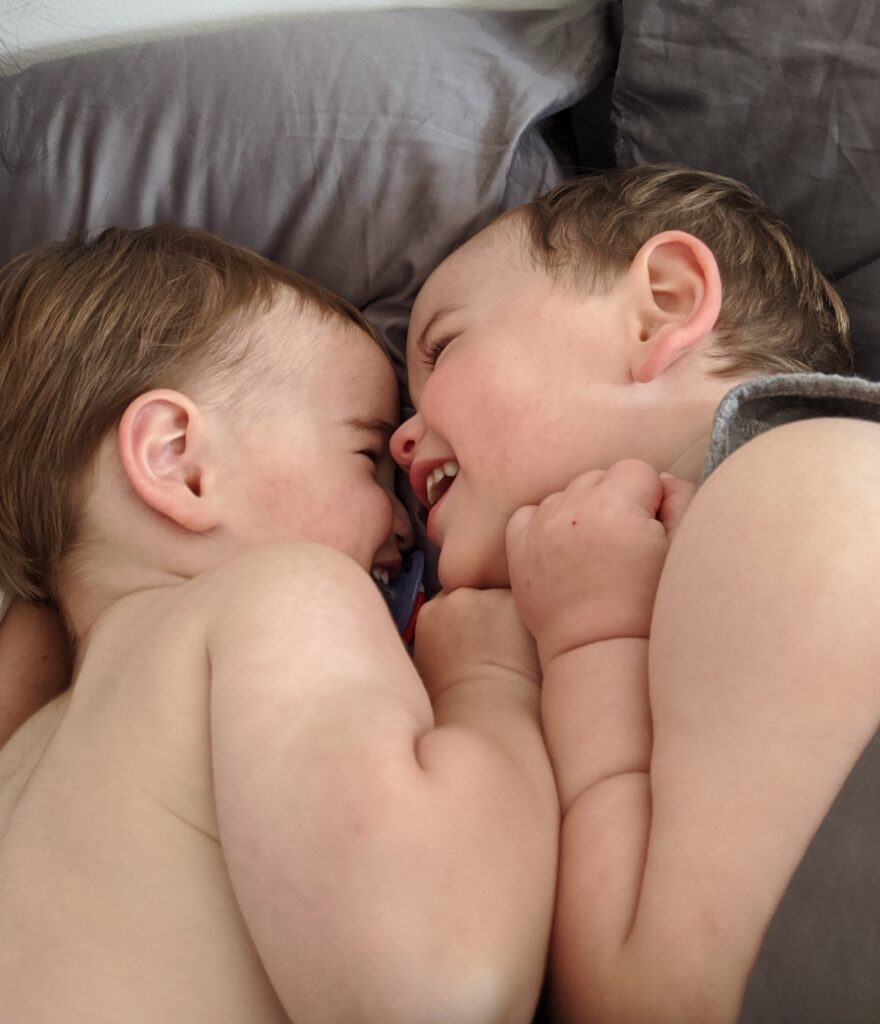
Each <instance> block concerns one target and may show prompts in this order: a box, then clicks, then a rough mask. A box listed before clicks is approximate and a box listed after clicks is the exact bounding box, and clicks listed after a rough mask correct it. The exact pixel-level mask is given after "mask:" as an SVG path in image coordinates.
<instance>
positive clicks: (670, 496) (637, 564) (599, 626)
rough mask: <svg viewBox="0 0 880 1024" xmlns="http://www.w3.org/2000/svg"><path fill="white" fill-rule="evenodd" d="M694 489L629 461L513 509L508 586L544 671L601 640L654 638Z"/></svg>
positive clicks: (641, 463)
mask: <svg viewBox="0 0 880 1024" xmlns="http://www.w3.org/2000/svg"><path fill="white" fill-rule="evenodd" d="M693 493H694V487H693V485H692V484H689V483H687V482H686V481H684V480H678V479H676V478H674V477H671V476H668V475H664V476H662V477H660V476H658V475H657V473H656V471H655V470H654V469H653V468H652V467H651V466H649V465H647V463H644V462H638V461H636V460H634V459H628V460H626V461H623V462H617V463H615V464H614V465H613V466H611V467H610V469H607V470H593V471H591V472H588V473H584V474H582V475H581V476H579V477H576V478H575V479H574V480H573V481H572V483H570V484H569V486H568V487H567V488H566V489H565V490H564V491H562V492H559V493H557V494H551V495H550V496H549V497H548V498H546V499H545V500H544V501H543V502H541V504H540V505H526V506H524V507H523V508H520V509H518V510H517V512H515V513H514V515H513V516H512V517H511V520H510V522H509V524H508V528H507V557H508V563H509V568H510V580H511V587H512V589H513V593H514V597H515V598H516V603H517V607H518V608H519V612H520V615H521V616H522V619H523V622H524V623H525V625H526V627H527V628H528V629H529V631H530V632H531V633H532V635H533V636H534V637H535V639H536V641H537V644H538V651H539V653H540V655H541V662H542V663H543V664H544V665H546V664H547V662H548V661H549V660H550V659H551V658H554V657H556V656H557V655H558V654H561V653H563V652H565V651H568V650H571V649H573V648H575V647H580V646H583V645H584V644H587V643H593V642H595V641H596V640H605V639H611V638H614V637H623V636H628V637H647V636H648V632H649V629H650V623H651V614H652V611H653V607H654V597H655V595H656V592H657V584H658V582H659V580H660V572H661V570H662V568H663V563H664V561H665V560H666V554H667V551H668V549H669V541H670V537H671V534H672V532H673V531H674V530H675V528H676V527H677V525H678V523H679V522H680V520H681V518H682V516H683V515H684V512H685V510H686V508H687V506H688V504H689V503H690V499H691V498H692V496H693Z"/></svg>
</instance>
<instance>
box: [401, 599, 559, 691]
mask: <svg viewBox="0 0 880 1024" xmlns="http://www.w3.org/2000/svg"><path fill="white" fill-rule="evenodd" d="M413 657H414V661H415V665H416V668H417V669H418V671H419V674H420V675H421V677H422V680H423V681H424V683H425V687H426V688H427V690H428V694H429V695H430V697H431V700H432V701H434V700H436V698H437V697H438V696H440V694H441V693H443V692H444V691H446V690H448V689H449V688H450V687H452V686H454V685H455V684H456V683H459V682H464V681H473V680H474V678H475V677H476V676H479V675H497V674H499V673H500V674H504V675H508V676H516V677H518V678H521V679H525V680H527V681H529V682H531V683H534V684H536V685H537V684H538V683H539V682H540V678H541V669H540V665H539V664H538V656H537V651H536V650H535V642H534V640H533V639H532V637H531V636H530V635H529V633H528V631H527V630H526V628H525V626H524V625H523V623H522V620H521V619H520V617H519V614H518V612H517V610H516V605H515V603H514V600H513V595H512V594H511V592H510V591H509V590H470V589H467V588H462V589H460V590H455V591H453V592H452V593H451V594H438V595H437V597H435V598H433V599H432V600H430V601H428V603H427V604H426V605H424V607H423V608H422V610H421V611H420V612H419V617H418V620H417V622H416V639H415V652H414V656H413Z"/></svg>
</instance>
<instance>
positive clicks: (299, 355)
mask: <svg viewBox="0 0 880 1024" xmlns="http://www.w3.org/2000/svg"><path fill="white" fill-rule="evenodd" d="M241 369H242V371H243V373H242V375H240V385H241V387H242V388H247V386H248V385H247V380H248V379H249V380H252V382H253V385H254V390H260V391H262V394H264V395H265V394H266V389H267V387H268V388H270V389H273V388H275V389H277V388H281V389H282V390H284V391H285V393H288V392H290V391H291V390H295V391H296V393H297V395H298V396H299V400H300V401H305V402H307V403H308V404H309V405H320V404H321V403H322V402H323V401H337V402H354V401H356V400H358V399H359V398H363V399H365V400H369V401H376V400H379V401H381V402H382V403H383V405H384V406H385V407H386V408H389V407H390V408H394V407H395V403H396V399H397V383H396V378H395V375H394V370H393V367H392V364H391V360H390V358H389V357H388V355H387V354H386V353H385V351H384V350H383V349H382V348H381V346H380V345H379V344H378V343H377V342H376V341H375V340H374V339H373V338H372V337H370V335H369V334H368V333H367V332H366V331H364V330H363V329H362V328H361V327H359V326H358V325H357V324H356V323H354V322H353V321H351V320H348V319H347V318H346V317H344V316H342V315H341V314H337V313H335V312H332V311H331V312H325V311H324V310H322V309H319V308H316V307H315V306H314V305H313V304H312V303H310V302H307V301H304V300H303V299H302V298H301V297H300V296H299V295H298V294H297V293H296V292H294V291H293V290H292V289H287V288H285V289H283V290H281V291H279V293H278V295H277V297H276V298H275V300H274V301H273V303H272V305H271V307H270V308H269V309H268V310H267V311H266V312H264V313H263V314H261V315H260V316H258V317H257V319H256V320H255V322H254V324H253V326H252V327H251V328H250V330H249V331H248V339H247V353H246V355H245V358H244V360H243V362H242V367H241ZM244 378H246V379H244Z"/></svg>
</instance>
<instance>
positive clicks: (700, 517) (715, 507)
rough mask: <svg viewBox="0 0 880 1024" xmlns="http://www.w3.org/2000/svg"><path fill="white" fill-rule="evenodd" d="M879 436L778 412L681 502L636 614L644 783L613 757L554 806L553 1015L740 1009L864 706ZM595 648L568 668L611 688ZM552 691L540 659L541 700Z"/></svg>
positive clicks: (706, 1014)
mask: <svg viewBox="0 0 880 1024" xmlns="http://www.w3.org/2000/svg"><path fill="white" fill-rule="evenodd" d="M878 443H880V430H878V428H877V426H876V425H874V424H866V423H858V422H852V421H819V420H814V421H810V422H805V423H797V424H792V425H789V426H786V427H780V428H779V429H777V430H772V431H770V432H768V433H767V434H765V435H763V436H762V437H759V438H757V439H756V440H754V441H751V442H749V444H747V445H745V446H744V447H743V448H741V449H740V450H739V451H738V452H736V453H735V454H734V455H733V456H731V458H730V459H729V460H728V461H727V462H725V464H724V465H723V466H722V467H721V468H720V469H719V470H717V471H716V473H715V474H713V476H712V477H711V478H710V480H709V481H708V483H707V484H706V485H705V487H704V488H703V489H702V490H701V491H700V493H699V494H698V495H697V497H696V499H695V501H694V502H693V505H692V507H691V509H690V510H689V512H688V515H687V516H686V518H685V520H684V522H683V523H682V526H681V529H680V530H679V531H678V532H677V534H676V538H675V543H674V544H673V545H672V548H671V552H670V555H669V559H668V561H667V563H666V565H665V567H664V569H663V574H662V579H661V582H660V586H659V590H658V592H657V596H656V602H655V607H654V614H653V618H652V622H651V637H650V652H649V669H650V700H651V713H652V718H653V749H652V752H651V762H650V785H648V782H647V777H646V776H645V775H644V774H642V773H639V772H636V773H632V774H630V773H628V772H627V770H626V769H623V770H622V771H621V770H620V769H617V768H614V767H613V765H612V773H611V774H610V775H609V776H608V778H606V779H605V780H604V781H601V780H599V779H597V781H595V782H594V783H593V784H592V786H589V785H588V786H587V788H585V789H583V790H582V792H581V795H580V796H575V797H574V799H573V802H572V803H571V805H570V806H569V809H568V813H567V815H566V818H565V823H564V828H563V836H564V838H563V851H562V855H561V856H562V860H561V864H560V890H559V891H560V896H559V903H558V907H557V917H556V920H555V923H554V938H553V949H552V954H551V964H552V966H551V971H552V974H553V979H554V989H555V995H556V1001H557V1008H558V1011H559V1019H560V1020H561V1021H563V1022H565V1024H569V1022H578V1021H587V1020H589V1021H590V1022H591V1024H594V1022H595V1024H609V1022H614V1024H617V1022H626V1024H630V1022H643V1021H648V1020H650V1021H651V1022H652V1024H690V1022H693V1024H710V1022H711V1024H719V1022H723V1024H727V1022H731V1024H732V1022H733V1021H735V1020H736V1019H737V1017H738V1014H739V1008H740V1005H741V1001H742V996H743V992H744V989H745V985H746V982H747V979H748V975H749V972H750V971H751V968H752V964H753V963H754V958H755V956H756V955H757V953H758V950H759V948H760V944H761V941H762V938H763V935H764V931H765V929H766V927H767V925H768V923H769V921H770V919H771V917H772V915H773V912H774V910H775V909H776V906H777V904H778V902H779V900H780V899H781V897H782V895H783V893H784V891H785V888H786V886H787V884H788V881H789V879H790V878H791V875H792V873H793V872H794V870H795V869H796V867H797V864H798V862H799V860H800V858H801V857H802V855H803V853H804V851H805V849H806V847H807V845H808V844H809V841H810V838H811V837H812V835H813V833H814V832H815V830H816V828H817V827H818V826H819V825H820V823H821V821H822V818H823V817H824V815H825V814H826V812H827V810H828V808H829V807H830V805H831V803H832V801H833V800H834V797H835V796H836V794H837V792H838V790H839V788H840V787H841V785H842V784H843V783H844V781H845V779H846V777H847V774H848V772H849V771H850V769H851V768H852V765H853V764H854V763H855V761H856V759H857V758H858V756H859V754H860V753H861V751H862V750H863V748H864V746H865V744H866V743H867V742H868V741H869V740H870V738H871V736H872V735H873V734H874V732H875V731H876V729H877V725H878V721H880V687H878V685H877V665H878V663H880V648H878V643H877V639H876V620H877V615H878V612H880V590H878V584H877V580H878V579H880V560H878V548H877V545H876V540H875V536H876V523H877V520H878V517H880V471H878V463H877V457H876V452H877V446H878ZM841 452H846V458H845V459H841V457H840V455H841ZM514 584H515V585H516V579H514ZM526 618H527V619H528V616H527V615H526ZM605 646H606V650H607V651H609V652H610V651H611V650H612V649H613V648H614V646H615V645H614V644H613V643H612V644H608V645H605ZM539 647H540V644H539ZM601 649H602V648H601V645H600V646H594V645H593V650H594V651H596V652H599V651H600V650H601ZM622 650H623V646H618V654H620V652H621V651H622ZM590 657H591V656H590V655H588V654H587V653H586V652H585V653H584V659H585V660H584V661H582V662H581V664H580V666H579V670H578V673H577V674H578V675H579V677H580V679H581V682H582V683H583V684H586V685H587V686H592V685H593V682H594V680H593V679H592V672H593V670H594V669H598V670H600V671H603V672H605V673H607V674H606V676H605V678H606V680H607V683H608V684H609V685H610V687H611V688H613V686H614V683H615V679H614V673H613V672H612V671H611V669H610V666H609V665H608V664H606V665H604V667H602V668H601V669H600V665H599V661H598V654H597V655H596V657H597V660H596V661H594V663H593V665H592V666H590V665H589V664H588V661H589V658H590ZM622 657H623V656H622V655H621V660H622ZM542 660H543V659H542ZM641 664H642V670H641V671H642V674H643V678H645V677H644V667H645V661H644V658H642V661H641ZM569 667H570V666H569ZM559 668H560V673H559V675H558V676H557V677H556V678H557V679H559V680H561V679H564V678H565V676H566V673H565V672H564V671H563V663H562V662H560V664H559ZM631 678H632V679H634V678H635V675H633V676H632V677H631ZM617 682H619V679H618V680H617ZM572 685H573V680H572ZM551 687H555V683H554V682H553V680H551V678H550V673H549V672H548V677H547V678H546V679H545V700H551V699H552V698H551V696H550V695H551ZM600 689H601V687H600ZM562 692H563V691H561V690H559V689H556V690H555V693H556V695H557V696H561V695H562ZM594 697H595V704H594V706H593V708H592V710H591V711H587V710H585V711H584V712H583V713H584V714H585V715H586V716H588V715H589V714H590V713H592V714H595V713H596V711H597V710H599V711H601V704H600V703H599V697H598V696H596V695H595V694H594ZM584 699H585V700H586V698H584ZM548 711H549V708H548ZM579 713H580V712H579ZM613 721H614V718H613V716H612V717H611V718H608V719H606V723H607V724H608V725H609V727H610V724H611V723H613ZM629 721H630V723H631V722H632V719H629ZM598 722H599V718H596V719H595V725H596V728H598ZM590 727H592V724H591V725H590ZM548 740H549V742H550V744H551V747H552V744H553V739H552V737H551V736H550V729H548ZM551 753H552V750H551ZM585 778H586V776H585ZM582 782H583V780H582ZM814 912H815V914H816V915H817V916H818V917H821V913H822V911H821V908H820V907H816V908H815V910H814Z"/></svg>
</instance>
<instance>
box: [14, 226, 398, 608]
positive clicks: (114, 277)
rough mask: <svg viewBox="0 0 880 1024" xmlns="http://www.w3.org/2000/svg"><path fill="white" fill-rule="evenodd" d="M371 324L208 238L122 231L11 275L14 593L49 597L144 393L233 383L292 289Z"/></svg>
mask: <svg viewBox="0 0 880 1024" xmlns="http://www.w3.org/2000/svg"><path fill="white" fill-rule="evenodd" d="M281 288H285V289H289V290H290V292H292V293H294V294H295V295H296V296H297V298H298V302H299V303H300V305H301V308H302V309H304V310H305V309H308V310H309V311H310V312H313V313H315V314H316V315H317V316H318V317H334V316H339V317H343V318H345V319H346V320H347V321H350V322H352V323H354V324H355V325H357V326H358V327H360V328H361V329H362V330H363V331H365V332H366V333H367V334H369V335H370V337H371V338H372V339H373V340H374V341H375V342H377V344H379V345H380V346H382V347H383V348H384V345H383V343H382V341H381V339H380V336H379V335H378V333H377V332H376V330H375V329H374V328H373V327H372V326H371V325H370V324H369V323H368V321H367V320H366V319H365V318H364V317H363V316H362V315H361V314H360V313H359V312H358V311H357V310H356V309H355V308H354V307H353V306H351V305H349V304H348V303H347V302H345V301H344V300H343V299H341V298H338V297H337V296H336V295H334V294H332V293H331V292H329V291H327V290H326V289H324V288H322V287H321V286H320V285H318V284H316V283H315V282H313V281H310V280H308V279H307V278H305V277H302V276H301V275H299V274H296V273H294V272H293V271H290V270H287V269H286V268H284V267H281V266H279V265H278V264H275V263H272V262H271V261H270V260H267V259H264V258H263V257H261V256H258V255H257V254H256V253H254V252H251V251H250V250H249V249H245V248H243V247H241V246H237V245H233V244H230V243H228V242H226V241H224V240H222V239H220V238H218V237H217V236H215V235H212V234H209V233H208V232H205V231H197V230H194V229H189V228H180V227H174V226H171V225H158V226H155V227H150V228H143V229H140V230H124V229H109V230H107V231H104V232H103V233H102V234H100V235H98V236H97V237H96V238H94V239H92V240H89V239H81V240H77V241H73V242H67V243H59V244H54V245H47V246H43V247H41V248H39V249H35V250H33V251H32V252H30V253H26V254H24V255H22V256H19V257H18V258H17V259H15V260H13V261H12V262H11V263H8V264H7V265H6V266H5V267H3V268H2V270H0V588H2V590H4V591H5V592H7V593H8V594H9V595H10V596H13V597H17V598H23V599H25V600H43V601H45V600H49V599H51V598H52V597H53V596H54V594H53V580H54V578H55V574H56V573H57V571H58V568H59V566H60V563H61V560H62V558H63V557H64V556H65V555H66V554H67V553H68V552H69V551H70V549H71V548H72V546H73V545H74V544H75V542H76V537H77V527H78V519H79V510H80V504H81V497H82V495H81V486H80V485H81V482H82V481H83V479H84V476H85V472H86V470H87V469H88V467H89V465H90V464H91V462H92V460H93V458H94V456H95V454H96V453H97V451H98V448H99V446H100V443H101V441H102V440H103V438H104V437H105V436H106V435H107V433H108V432H109V431H110V430H111V429H112V428H113V427H114V426H115V425H116V423H117V422H118V420H119V418H120V417H121V416H122V414H123V412H124V411H125V409H126V407H127V406H128V405H129V403H130V402H132V401H133V400H134V399H135V398H136V397H137V396H138V395H140V394H143V393H144V392H146V391H150V390H152V389H154V388H162V387H169V388H181V387H183V386H185V385H186V383H188V382H190V381H192V380H193V379H194V378H195V377H197V376H198V375H199V374H203V375H207V376H208V377H209V378H210V379H211V380H212V381H214V382H218V381H222V379H223V376H224V374H225V373H227V371H230V370H231V369H232V368H234V367H236V366H238V365H240V364H241V363H242V361H243V360H244V359H246V357H247V352H248V346H247V341H248V340H249V337H248V331H247V328H248V327H249V326H250V325H251V324H252V323H253V321H254V318H255V317H256V316H257V315H259V314H260V313H261V312H267V311H268V310H269V308H270V307H271V305H272V303H273V300H274V299H275V298H276V296H277V294H278V292H279V289H281Z"/></svg>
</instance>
